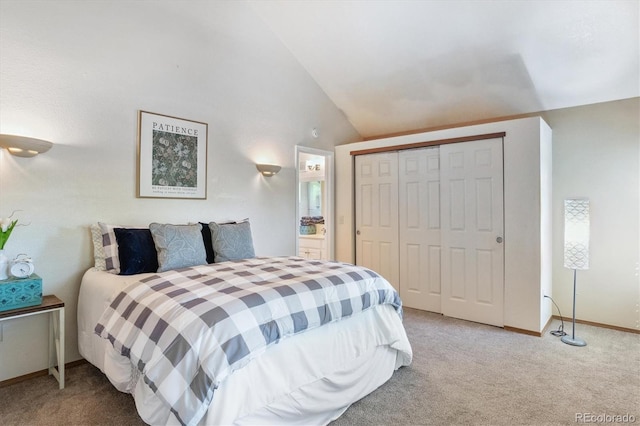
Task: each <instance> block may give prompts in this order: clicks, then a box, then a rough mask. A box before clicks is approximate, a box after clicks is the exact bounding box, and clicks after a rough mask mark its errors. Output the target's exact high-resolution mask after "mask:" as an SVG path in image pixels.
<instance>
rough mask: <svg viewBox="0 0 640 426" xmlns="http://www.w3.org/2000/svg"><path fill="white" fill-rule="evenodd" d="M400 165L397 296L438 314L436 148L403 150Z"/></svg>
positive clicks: (437, 168)
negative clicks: (398, 286) (398, 280)
mask: <svg viewBox="0 0 640 426" xmlns="http://www.w3.org/2000/svg"><path fill="white" fill-rule="evenodd" d="M398 162H399V170H398V174H399V183H398V193H399V230H398V235H399V245H400V297H401V298H402V302H403V303H404V305H405V306H408V307H410V308H416V309H423V310H428V311H432V312H440V292H441V291H440V176H439V174H440V170H439V169H440V159H439V154H438V148H437V147H434V148H421V149H416V150H407V151H402V152H400V153H399V154H398Z"/></svg>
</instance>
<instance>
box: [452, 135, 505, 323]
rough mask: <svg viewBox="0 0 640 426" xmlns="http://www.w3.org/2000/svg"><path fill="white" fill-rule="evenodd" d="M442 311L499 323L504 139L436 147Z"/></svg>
mask: <svg viewBox="0 0 640 426" xmlns="http://www.w3.org/2000/svg"><path fill="white" fill-rule="evenodd" d="M440 158H441V173H440V178H441V183H442V187H443V188H446V190H443V193H442V200H441V217H442V241H441V243H442V260H443V261H442V265H443V269H442V313H443V314H445V315H448V316H453V317H456V318H462V319H467V320H471V321H476V322H481V323H485V324H492V325H497V326H503V325H504V324H503V318H504V306H503V304H504V296H503V292H504V247H503V245H502V243H501V241H502V237H503V226H504V225H503V221H504V219H503V165H502V139H501V138H500V139H488V140H484V141H473V142H464V143H456V144H449V145H443V146H441V147H440Z"/></svg>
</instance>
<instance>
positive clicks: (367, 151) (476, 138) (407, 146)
mask: <svg viewBox="0 0 640 426" xmlns="http://www.w3.org/2000/svg"><path fill="white" fill-rule="evenodd" d="M506 135H507V133H506V132H499V133H487V134H485V135H474V136H461V137H459V138H451V139H439V140H435V141H427V142H414V143H407V144H403V145H393V146H382V147H379V148H369V149H360V150H356V151H351V152H350V153H349V154H350V155H352V156H354V157H355V156H357V155H365V154H377V153H380V152H392V151H404V150H405V149H417V148H426V147H428V146H435V145H446V144H449V143H458V142H470V141H482V140H485V139H495V138H503V137H505V136H506ZM367 142H371V141H367Z"/></svg>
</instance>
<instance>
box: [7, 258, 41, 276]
mask: <svg viewBox="0 0 640 426" xmlns="http://www.w3.org/2000/svg"><path fill="white" fill-rule="evenodd" d="M34 269H35V268H34V266H33V262H32V261H31V258H30V257H28V256H27V255H26V254H24V253H22V254H19V255H17V256H16V258H15V259H13V260H12V261H11V267H10V271H11V275H13V276H14V277H16V278H27V277H28V276H30V275H31V274H33V271H34Z"/></svg>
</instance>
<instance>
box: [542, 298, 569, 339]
mask: <svg viewBox="0 0 640 426" xmlns="http://www.w3.org/2000/svg"><path fill="white" fill-rule="evenodd" d="M544 297H546V298H547V299H550V300H551V303H553V304H554V305H555V306H556V309H557V310H558V316H560V327H558V329H557V330H551V331H550V332H549V333H550V334H553V335H554V336H557V337H562V336H566V335H567V333H565V332H564V319H562V313H560V308H559V307H558V305H557V304H556V302H554V300H553V299H552V298H551V296H547V295H546V294H545V295H544Z"/></svg>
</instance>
